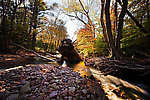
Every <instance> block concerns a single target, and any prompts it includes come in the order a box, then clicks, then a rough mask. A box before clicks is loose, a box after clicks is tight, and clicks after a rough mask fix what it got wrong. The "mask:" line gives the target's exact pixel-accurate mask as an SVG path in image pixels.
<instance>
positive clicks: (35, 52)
mask: <svg viewBox="0 0 150 100" xmlns="http://www.w3.org/2000/svg"><path fill="white" fill-rule="evenodd" d="M12 44H13V45H15V46H18V47H21V48H22V49H24V50H27V51H29V52H32V53H34V54H35V55H37V56H38V57H41V58H44V59H47V60H49V61H53V62H54V61H56V60H53V59H50V58H48V57H45V56H43V55H40V54H38V53H37V52H35V51H33V50H30V49H27V48H25V47H23V46H21V45H18V44H16V43H12Z"/></svg>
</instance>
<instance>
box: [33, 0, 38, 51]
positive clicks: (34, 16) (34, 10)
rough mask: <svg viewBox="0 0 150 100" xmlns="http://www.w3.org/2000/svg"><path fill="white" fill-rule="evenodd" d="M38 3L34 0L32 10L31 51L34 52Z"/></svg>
mask: <svg viewBox="0 0 150 100" xmlns="http://www.w3.org/2000/svg"><path fill="white" fill-rule="evenodd" d="M37 2H38V1H37V0H35V2H34V9H33V22H34V23H33V24H34V25H33V29H34V31H33V37H32V50H35V43H36V31H35V30H36V28H37V14H38V7H37V4H38V3H37Z"/></svg>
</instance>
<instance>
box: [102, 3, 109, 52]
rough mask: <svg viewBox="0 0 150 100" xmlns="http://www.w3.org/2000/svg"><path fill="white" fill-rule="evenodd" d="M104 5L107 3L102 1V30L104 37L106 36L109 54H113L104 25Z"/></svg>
mask: <svg viewBox="0 0 150 100" xmlns="http://www.w3.org/2000/svg"><path fill="white" fill-rule="evenodd" d="M104 3H105V0H101V7H102V8H101V18H100V21H101V26H102V29H103V36H104V40H105V43H106V46H107V49H108V51H109V52H111V50H110V46H109V43H108V37H107V34H106V26H105V24H104V17H103V16H104V9H105V8H104Z"/></svg>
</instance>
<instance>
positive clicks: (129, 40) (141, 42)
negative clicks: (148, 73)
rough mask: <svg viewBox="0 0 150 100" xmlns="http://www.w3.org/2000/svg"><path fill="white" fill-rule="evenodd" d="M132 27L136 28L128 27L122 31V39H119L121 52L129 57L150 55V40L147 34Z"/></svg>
mask: <svg viewBox="0 0 150 100" xmlns="http://www.w3.org/2000/svg"><path fill="white" fill-rule="evenodd" d="M134 27H136V26H130V27H128V29H127V30H124V34H123V38H122V39H121V42H122V43H121V50H122V51H123V53H124V54H125V55H127V56H130V57H131V56H135V57H142V56H148V55H150V39H149V38H148V37H147V34H144V33H142V32H141V31H140V30H139V29H137V28H134ZM127 31H128V32H127Z"/></svg>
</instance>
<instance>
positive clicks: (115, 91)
mask: <svg viewBox="0 0 150 100" xmlns="http://www.w3.org/2000/svg"><path fill="white" fill-rule="evenodd" d="M73 70H74V71H76V72H79V73H80V74H81V76H85V75H86V76H90V75H93V76H94V77H95V78H96V79H97V80H100V82H101V87H102V88H103V90H104V91H105V93H106V94H107V97H108V98H109V99H111V100H116V99H117V100H122V99H135V100H137V99H140V100H141V99H142V100H150V96H149V94H148V92H147V91H146V90H144V89H142V88H140V87H138V86H136V85H134V84H132V83H129V82H127V81H124V80H122V79H120V78H117V77H114V76H112V75H107V76H104V75H103V74H102V73H101V71H98V70H96V69H94V68H92V67H90V66H89V67H88V66H85V64H84V63H83V62H80V63H78V64H75V65H73Z"/></svg>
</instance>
